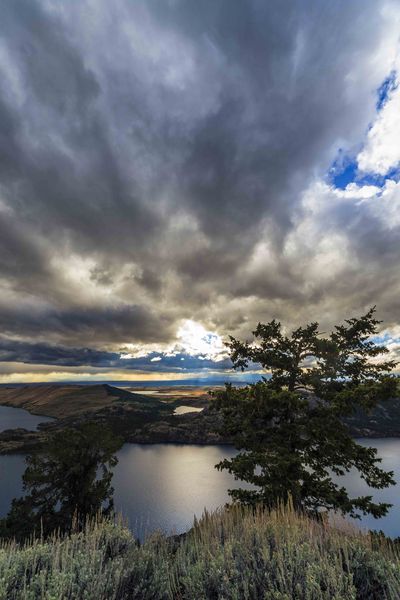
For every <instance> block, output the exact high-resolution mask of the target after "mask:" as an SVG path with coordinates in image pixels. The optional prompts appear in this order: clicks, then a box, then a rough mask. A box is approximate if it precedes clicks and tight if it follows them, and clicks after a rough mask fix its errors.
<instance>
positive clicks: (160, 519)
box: [0, 439, 400, 538]
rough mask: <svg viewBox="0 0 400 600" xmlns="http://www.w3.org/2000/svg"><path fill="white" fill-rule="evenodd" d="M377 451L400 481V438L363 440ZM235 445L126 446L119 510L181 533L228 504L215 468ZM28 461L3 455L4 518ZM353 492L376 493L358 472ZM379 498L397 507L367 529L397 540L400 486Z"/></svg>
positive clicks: (350, 481)
mask: <svg viewBox="0 0 400 600" xmlns="http://www.w3.org/2000/svg"><path fill="white" fill-rule="evenodd" d="M358 441H359V443H361V444H363V445H366V446H368V445H369V446H375V447H376V448H378V451H379V456H380V457H381V458H382V466H383V468H384V469H387V470H393V471H394V473H395V475H394V476H395V479H396V480H397V481H400V439H379V440H365V439H363V440H358ZM234 453H235V450H234V449H233V448H232V447H230V446H194V445H178V444H154V445H139V444H126V445H124V446H123V448H122V449H121V450H120V451H119V453H118V458H119V463H118V465H117V467H116V468H115V472H114V478H113V486H114V489H115V494H114V498H115V507H116V509H117V510H118V511H122V513H123V514H124V515H125V517H126V518H127V519H128V521H129V524H130V526H131V527H132V529H133V530H134V532H135V534H136V535H139V536H140V537H141V538H143V536H144V534H145V533H146V532H150V531H154V530H155V529H162V530H163V531H165V532H168V533H170V532H174V531H175V532H178V533H179V532H182V531H185V530H186V529H187V528H188V527H190V526H191V524H192V522H193V516H194V515H196V516H198V517H199V516H200V515H201V514H202V512H203V510H204V508H205V507H207V508H208V509H210V510H212V509H215V508H217V507H218V506H221V505H223V504H224V503H225V502H227V501H228V500H229V496H228V493H227V489H228V488H229V487H235V486H238V482H235V481H234V480H233V478H232V476H231V475H229V473H227V472H225V471H223V472H219V471H217V470H216V469H215V468H214V465H215V464H216V463H217V462H218V461H220V460H221V459H222V458H224V457H230V456H233V455H234ZM24 463H25V461H24V457H23V456H20V455H3V456H0V490H1V494H0V516H3V515H5V514H6V513H7V512H8V509H9V506H10V503H11V500H12V499H13V498H14V497H18V496H20V495H21V493H22V486H21V476H22V474H23V472H24V468H25V466H24ZM342 480H343V481H344V483H345V485H346V487H347V489H348V490H349V492H350V494H351V495H353V496H356V495H357V496H358V495H361V494H368V493H371V492H370V490H369V489H368V487H367V485H366V484H365V482H363V481H362V480H360V478H359V477H358V475H357V474H356V473H349V474H348V475H347V476H346V477H344V478H342ZM373 496H374V499H375V500H378V501H384V502H389V503H392V504H393V505H394V506H393V508H392V509H391V510H390V512H389V514H388V516H386V517H384V518H383V519H378V520H376V519H374V518H373V517H370V516H367V517H363V518H362V520H361V525H362V526H363V527H365V528H371V529H378V530H379V529H381V530H383V531H384V532H385V533H386V534H387V535H390V536H392V537H396V536H400V514H399V513H400V498H399V494H398V486H393V487H391V488H389V489H385V490H378V491H374V493H373Z"/></svg>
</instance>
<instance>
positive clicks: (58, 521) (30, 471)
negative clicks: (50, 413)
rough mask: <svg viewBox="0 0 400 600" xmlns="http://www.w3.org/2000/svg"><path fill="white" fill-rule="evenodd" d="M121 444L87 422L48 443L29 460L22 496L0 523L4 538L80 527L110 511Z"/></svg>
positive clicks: (118, 439)
mask: <svg viewBox="0 0 400 600" xmlns="http://www.w3.org/2000/svg"><path fill="white" fill-rule="evenodd" d="M121 443H122V440H121V439H120V438H118V437H115V436H114V434H113V433H112V432H111V431H109V430H108V429H105V428H104V427H103V426H101V425H97V424H95V423H87V424H85V425H83V426H81V427H80V428H79V429H68V430H65V431H62V432H61V433H58V434H56V435H54V436H53V437H52V439H50V440H49V442H48V443H47V444H46V445H45V447H44V448H43V450H42V451H41V452H39V453H35V454H31V455H29V456H28V457H27V459H26V461H27V468H26V470H25V473H24V475H23V478H22V479H23V488H24V491H25V492H26V495H25V496H24V497H22V498H19V499H14V500H13V502H12V505H11V509H10V512H9V513H8V515H7V517H6V518H5V519H3V520H2V522H1V526H0V531H1V534H2V535H3V536H9V537H10V536H11V537H16V538H18V539H23V538H25V537H27V536H28V535H31V534H32V533H36V534H42V533H43V534H45V535H47V534H49V533H51V532H52V531H54V530H56V529H57V530H60V531H67V530H68V529H69V528H70V527H71V526H72V524H73V523H74V527H78V528H81V527H82V526H83V524H84V522H85V520H86V519H87V518H88V517H92V516H94V515H96V514H97V513H99V512H100V511H101V512H103V513H104V514H108V513H110V512H111V511H112V510H113V488H112V487H111V479H112V471H111V469H112V467H114V466H115V465H116V464H117V462H118V461H117V458H116V456H115V453H116V452H117V450H118V449H119V448H120V446H121Z"/></svg>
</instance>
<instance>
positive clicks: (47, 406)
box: [0, 383, 160, 419]
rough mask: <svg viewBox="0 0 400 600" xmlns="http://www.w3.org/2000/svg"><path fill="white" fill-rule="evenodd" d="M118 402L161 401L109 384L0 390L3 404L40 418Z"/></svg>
mask: <svg viewBox="0 0 400 600" xmlns="http://www.w3.org/2000/svg"><path fill="white" fill-rule="evenodd" d="M116 401H120V402H121V401H123V402H134V403H135V404H137V403H140V404H145V405H146V406H150V405H153V404H159V402H160V401H158V400H155V399H150V398H148V397H147V396H144V395H143V396H142V395H140V394H134V393H132V392H129V391H127V390H122V389H119V388H116V387H113V386H111V385H108V384H106V383H104V384H98V385H70V384H65V385H55V384H49V385H41V386H35V385H24V386H19V387H11V386H10V387H0V405H1V404H3V405H7V406H14V407H15V408H24V409H25V410H28V411H29V412H31V413H33V414H37V415H46V416H49V417H56V418H57V419H61V418H64V417H70V416H76V415H79V414H82V413H86V412H88V411H97V410H100V409H103V408H106V407H108V406H112V404H113V403H114V402H116Z"/></svg>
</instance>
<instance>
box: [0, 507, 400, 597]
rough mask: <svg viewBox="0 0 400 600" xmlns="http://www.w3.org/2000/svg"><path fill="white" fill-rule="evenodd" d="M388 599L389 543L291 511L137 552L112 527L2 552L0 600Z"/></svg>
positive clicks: (395, 579) (256, 515) (234, 518)
mask: <svg viewBox="0 0 400 600" xmlns="http://www.w3.org/2000/svg"><path fill="white" fill-rule="evenodd" d="M67 598H68V599H74V600H106V599H107V600H112V599H118V600H133V599H140V600H146V599H153V600H161V599H165V600H168V599H175V600H186V599H188V600H189V599H190V600H194V599H196V600H202V599H215V600H217V599H219V600H250V599H251V600H256V599H257V600H259V599H265V600H292V599H295V600H296V599H297V600H303V599H304V600H325V599H326V600H357V599H360V600H361V599H362V600H372V599H376V600H383V599H393V600H395V599H396V600H397V599H398V598H400V558H399V556H398V554H397V551H396V549H395V547H394V546H393V545H392V544H390V543H389V542H387V541H385V540H380V539H379V538H376V537H373V536H372V537H371V536H369V535H365V534H361V533H358V532H356V531H353V532H350V533H344V532H343V531H339V530H337V529H335V528H332V527H329V526H328V525H326V524H323V523H317V522H315V521H313V520H310V519H309V518H307V517H305V516H301V515H300V516H299V515H296V514H295V513H294V512H293V511H292V510H291V509H282V510H280V511H275V512H272V513H267V512H262V511H256V512H250V511H248V510H243V509H240V508H234V509H230V510H223V511H218V512H215V513H213V514H211V515H208V514H206V515H205V516H204V517H203V518H202V519H201V521H200V522H198V523H195V524H194V527H193V529H192V530H191V532H190V533H189V534H187V535H186V536H183V537H182V538H180V539H174V540H171V539H168V538H165V537H164V536H162V535H153V536H152V537H151V538H149V539H148V540H147V541H146V542H145V543H144V544H143V545H141V546H139V545H138V544H137V543H136V542H135V541H134V539H133V537H132V535H131V534H130V532H129V531H128V530H127V529H126V528H125V527H123V526H122V525H121V524H118V523H117V524H114V523H113V522H111V521H106V522H104V521H103V522H93V523H91V524H90V525H89V526H88V527H87V529H86V531H85V532H83V533H75V534H72V535H71V536H70V537H68V538H64V539H62V538H60V537H57V536H56V537H54V538H53V539H51V540H50V541H46V542H44V541H40V540H36V541H33V542H32V543H30V544H28V545H26V546H25V547H18V546H17V545H15V544H4V545H3V546H2V547H1V549H0V599H1V600H38V599H40V600H64V599H67Z"/></svg>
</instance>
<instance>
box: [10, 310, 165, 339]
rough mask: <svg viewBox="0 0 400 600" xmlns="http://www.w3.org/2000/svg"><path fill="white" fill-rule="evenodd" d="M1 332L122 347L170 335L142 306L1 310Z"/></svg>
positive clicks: (161, 321) (162, 321)
mask: <svg viewBox="0 0 400 600" xmlns="http://www.w3.org/2000/svg"><path fill="white" fill-rule="evenodd" d="M0 308H1V310H0V327H1V331H2V332H3V333H5V334H8V335H20V334H21V332H22V333H23V335H24V336H25V337H27V338H40V339H42V338H43V339H46V338H47V339H48V338H51V339H53V340H55V341H57V342H59V341H61V340H63V339H64V340H66V341H68V342H69V343H73V342H74V341H75V342H77V341H79V342H81V343H84V342H85V341H90V343H91V344H93V345H98V344H100V343H103V344H109V342H110V340H112V341H113V343H115V344H122V343H124V342H125V341H126V339H127V338H128V339H129V340H131V341H143V340H145V341H146V342H163V341H164V342H165V341H166V340H168V338H169V335H170V330H169V328H170V325H171V324H170V323H169V322H168V320H167V318H165V317H163V316H162V315H157V314H154V313H152V312H151V311H150V310H148V309H146V308H145V307H142V306H134V305H130V306H114V307H111V308H107V307H104V308H98V307H97V308H96V307H86V308H82V307H74V308H71V309H70V310H64V311H62V310H55V309H53V308H51V307H50V308H45V307H40V308H35V307H33V306H24V307H22V308H14V307H9V306H1V303H0Z"/></svg>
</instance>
